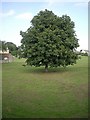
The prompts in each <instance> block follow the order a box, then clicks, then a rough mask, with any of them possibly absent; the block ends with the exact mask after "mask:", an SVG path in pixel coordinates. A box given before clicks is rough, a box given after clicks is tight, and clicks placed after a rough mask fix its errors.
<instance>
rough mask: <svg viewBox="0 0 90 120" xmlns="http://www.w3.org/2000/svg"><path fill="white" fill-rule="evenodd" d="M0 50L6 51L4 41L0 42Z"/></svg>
mask: <svg viewBox="0 0 90 120" xmlns="http://www.w3.org/2000/svg"><path fill="white" fill-rule="evenodd" d="M0 50H2V51H6V50H7V46H6V42H5V41H1V40H0Z"/></svg>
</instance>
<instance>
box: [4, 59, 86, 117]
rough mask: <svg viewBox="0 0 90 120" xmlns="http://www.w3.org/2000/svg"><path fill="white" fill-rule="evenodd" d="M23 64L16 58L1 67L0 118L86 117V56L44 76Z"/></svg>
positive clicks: (40, 70) (36, 69)
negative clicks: (0, 94)
mask: <svg viewBox="0 0 90 120" xmlns="http://www.w3.org/2000/svg"><path fill="white" fill-rule="evenodd" d="M23 64H24V59H20V60H19V59H16V60H15V61H14V62H13V63H4V64H3V65H2V67H3V69H2V70H3V74H2V77H3V78H2V84H3V86H2V88H3V101H2V106H3V107H2V112H3V118H84V117H85V118H87V117H88V57H82V59H80V60H78V62H77V64H76V65H74V66H69V67H67V68H65V69H64V68H53V69H51V68H49V72H48V73H45V72H44V67H40V68H35V67H30V66H26V67H24V66H22V65H23Z"/></svg>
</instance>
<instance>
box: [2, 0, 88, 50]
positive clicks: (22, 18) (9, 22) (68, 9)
mask: <svg viewBox="0 0 90 120" xmlns="http://www.w3.org/2000/svg"><path fill="white" fill-rule="evenodd" d="M10 1H12V0H2V1H1V5H0V6H1V7H0V8H1V11H0V17H1V18H2V19H1V21H0V26H1V32H0V40H5V41H7V42H13V43H15V44H16V45H17V46H19V45H20V44H21V43H20V41H21V36H20V30H22V31H26V30H27V29H28V28H29V27H30V20H31V19H32V18H33V17H34V16H35V15H36V14H37V13H38V12H39V11H40V10H44V9H48V10H52V11H53V12H54V13H55V14H56V15H58V16H62V15H63V14H67V15H69V16H70V17H71V20H72V21H74V22H75V31H76V34H77V38H78V39H79V44H80V47H79V48H78V50H80V49H88V1H87V0H73V2H72V0H63V1H61V0H43V2H42V1H41V0H37V2H36V0H13V2H10ZM15 1H16V2H15ZM17 1H18V2H17ZM27 1H28V2H27ZM30 1H31V2H30Z"/></svg>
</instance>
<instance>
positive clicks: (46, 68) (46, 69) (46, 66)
mask: <svg viewBox="0 0 90 120" xmlns="http://www.w3.org/2000/svg"><path fill="white" fill-rule="evenodd" d="M45 72H48V64H46V65H45Z"/></svg>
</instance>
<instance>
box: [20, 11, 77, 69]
mask: <svg viewBox="0 0 90 120" xmlns="http://www.w3.org/2000/svg"><path fill="white" fill-rule="evenodd" d="M31 23H32V26H31V27H30V28H28V29H27V31H26V32H22V31H20V35H21V36H22V40H21V43H22V48H23V51H24V57H26V58H27V60H26V62H27V64H28V65H34V66H45V70H46V71H47V69H48V66H50V67H58V66H63V67H65V66H67V65H73V64H74V63H76V60H77V59H78V55H77V53H76V52H75V49H76V48H77V47H79V44H78V39H77V38H76V34H75V30H74V27H75V24H74V22H73V21H71V18H70V17H69V16H67V15H62V17H59V16H57V15H55V14H54V13H53V12H52V11H49V10H47V9H46V10H45V11H40V12H39V13H38V14H37V15H36V16H34V17H33V19H32V20H31Z"/></svg>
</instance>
